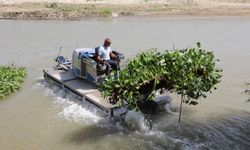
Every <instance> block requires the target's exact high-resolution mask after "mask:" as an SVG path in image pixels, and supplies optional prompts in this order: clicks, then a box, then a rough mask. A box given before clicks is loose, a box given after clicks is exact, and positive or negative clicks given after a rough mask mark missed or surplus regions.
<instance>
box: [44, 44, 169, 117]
mask: <svg viewBox="0 0 250 150" xmlns="http://www.w3.org/2000/svg"><path fill="white" fill-rule="evenodd" d="M60 51H61V49H60ZM60 51H59V55H58V56H57V57H56V58H55V61H56V63H57V64H56V66H54V67H51V68H49V69H44V70H43V73H44V79H45V80H46V81H47V83H49V84H50V85H53V86H58V87H60V88H62V90H64V92H65V93H73V94H75V95H76V96H78V97H79V98H78V99H79V100H80V101H88V102H90V103H91V104H93V105H95V106H96V107H98V108H100V109H101V110H103V111H104V112H105V116H111V117H123V116H125V114H126V112H127V111H128V109H127V107H120V106H119V105H113V104H110V103H109V102H108V100H106V99H105V98H103V97H102V95H101V92H100V91H99V90H98V86H99V84H100V83H101V82H103V81H105V76H106V74H105V73H106V67H105V66H103V65H102V64H100V63H98V62H97V61H96V56H97V51H98V47H97V48H94V49H93V48H77V49H74V50H73V55H72V60H68V59H67V58H66V57H64V56H62V55H60ZM112 52H113V53H114V54H115V55H116V56H117V59H116V61H117V63H118V64H120V62H121V61H122V60H123V59H124V58H125V57H124V55H123V54H121V53H119V52H117V51H112ZM111 75H112V74H111ZM155 101H156V102H157V104H159V108H161V109H164V108H163V107H164V105H165V104H166V103H169V102H170V101H171V98H170V97H169V96H160V97H157V98H156V100H155Z"/></svg>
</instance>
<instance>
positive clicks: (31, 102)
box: [0, 17, 250, 150]
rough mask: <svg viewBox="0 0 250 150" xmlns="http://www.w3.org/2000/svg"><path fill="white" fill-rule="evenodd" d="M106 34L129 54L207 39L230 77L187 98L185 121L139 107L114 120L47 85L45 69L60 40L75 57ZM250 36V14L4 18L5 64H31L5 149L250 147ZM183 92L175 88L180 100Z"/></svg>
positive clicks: (1, 145) (3, 129)
mask: <svg viewBox="0 0 250 150" xmlns="http://www.w3.org/2000/svg"><path fill="white" fill-rule="evenodd" d="M138 20H139V21H138ZM106 37H110V38H111V39H112V41H113V43H112V45H111V46H112V48H113V49H118V50H119V51H121V52H122V53H124V54H125V56H126V57H127V58H133V57H134V56H136V54H137V53H139V52H140V51H142V50H144V49H147V48H158V49H159V50H160V51H163V50H165V49H172V48H173V47H175V48H185V47H192V46H195V43H196V42H197V41H199V42H201V44H202V47H203V48H205V49H209V50H212V51H214V52H215V54H216V57H217V58H219V59H220V60H221V61H220V63H219V64H218V65H219V67H221V68H222V69H223V79H222V82H221V83H220V84H219V85H218V90H217V91H215V92H214V93H213V94H210V95H208V98H207V99H205V100H201V102H200V104H199V105H197V106H195V107H194V106H186V105H185V106H184V112H183V118H182V124H178V123H177V119H178V115H176V114H175V113H167V112H166V113H162V114H161V115H157V116H152V121H153V128H152V130H149V128H148V127H147V126H146V124H145V122H144V121H143V118H142V117H141V116H140V115H139V116H137V115H135V114H132V115H131V116H132V118H133V117H134V118H133V119H132V124H134V128H133V126H129V125H124V124H120V123H116V122H111V121H109V120H108V119H106V118H102V117H100V116H98V115H97V113H96V112H97V111H98V110H97V109H96V108H94V107H89V105H88V107H82V106H81V105H80V104H78V103H77V101H76V102H75V101H72V100H73V98H72V97H71V96H66V97H65V96H64V95H63V93H62V91H60V90H59V89H56V88H49V87H47V85H46V83H45V82H44V80H43V77H42V76H43V74H42V70H43V69H46V68H49V67H51V66H53V65H54V62H53V58H54V57H56V56H57V55H58V49H59V47H60V46H62V47H63V50H62V54H63V55H65V56H67V57H69V58H70V57H71V53H72V50H73V49H74V48H76V47H96V46H98V45H101V44H102V42H103V39H104V38H106ZM249 41H250V18H246V17H244V18H242V17H217V18H215V17H214V18H213V17H167V18H158V17H156V18H148V17H144V18H118V19H107V20H106V19H105V20H96V19H85V20H82V21H18V20H16V21H14V20H0V64H11V63H15V64H17V65H20V66H25V67H27V69H28V77H27V78H26V81H25V83H24V84H23V89H22V90H20V91H18V92H17V93H14V94H12V95H11V96H9V97H8V98H7V99H6V100H4V101H0V120H1V123H0V149H4V150H26V149H37V150H51V149H53V150H57V149H58V150H64V149H65V150H76V149H111V150H112V149H114V150H116V149H248V147H249V146H250V143H249V140H250V113H249V110H250V103H246V102H245V101H246V100H247V96H246V95H244V94H242V92H243V91H244V89H245V87H244V83H245V82H248V81H249V75H250V70H249V68H250V59H249V57H250V49H249V48H250V42H249ZM179 98H180V97H178V96H176V95H173V100H174V102H173V105H174V106H176V107H177V106H178V105H177V104H178V101H179ZM85 106H86V105H85Z"/></svg>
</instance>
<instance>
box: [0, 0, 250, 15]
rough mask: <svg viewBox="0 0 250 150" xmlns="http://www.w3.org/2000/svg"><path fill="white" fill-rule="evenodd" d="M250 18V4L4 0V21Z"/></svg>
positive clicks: (224, 0)
mask: <svg viewBox="0 0 250 150" xmlns="http://www.w3.org/2000/svg"><path fill="white" fill-rule="evenodd" d="M127 15H129V16H130V15H136V16H140V15H144V16H145V15H147V16H165V15H195V16H202V15H211V16H218V15H248V16H249V15H250V0H50V1H49V0H0V18H1V19H80V18H82V17H118V16H127Z"/></svg>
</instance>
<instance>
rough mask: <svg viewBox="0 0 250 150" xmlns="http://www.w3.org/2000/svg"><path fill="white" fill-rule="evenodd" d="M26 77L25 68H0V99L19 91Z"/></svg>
mask: <svg viewBox="0 0 250 150" xmlns="http://www.w3.org/2000/svg"><path fill="white" fill-rule="evenodd" d="M26 75H27V70H26V69H25V68H24V67H15V66H14V65H11V66H0V98H3V97H5V96H7V95H9V94H10V93H12V92H15V91H17V90H19V89H20V88H21V83H22V82H23V81H24V77H25V76H26Z"/></svg>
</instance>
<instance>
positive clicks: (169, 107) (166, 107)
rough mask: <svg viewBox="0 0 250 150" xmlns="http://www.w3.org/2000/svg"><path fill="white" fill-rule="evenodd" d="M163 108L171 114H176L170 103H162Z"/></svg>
mask: <svg viewBox="0 0 250 150" xmlns="http://www.w3.org/2000/svg"><path fill="white" fill-rule="evenodd" d="M164 108H165V111H166V112H167V113H169V114H173V115H178V113H177V112H174V111H172V108H173V106H172V104H171V103H167V104H165V105H164Z"/></svg>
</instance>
